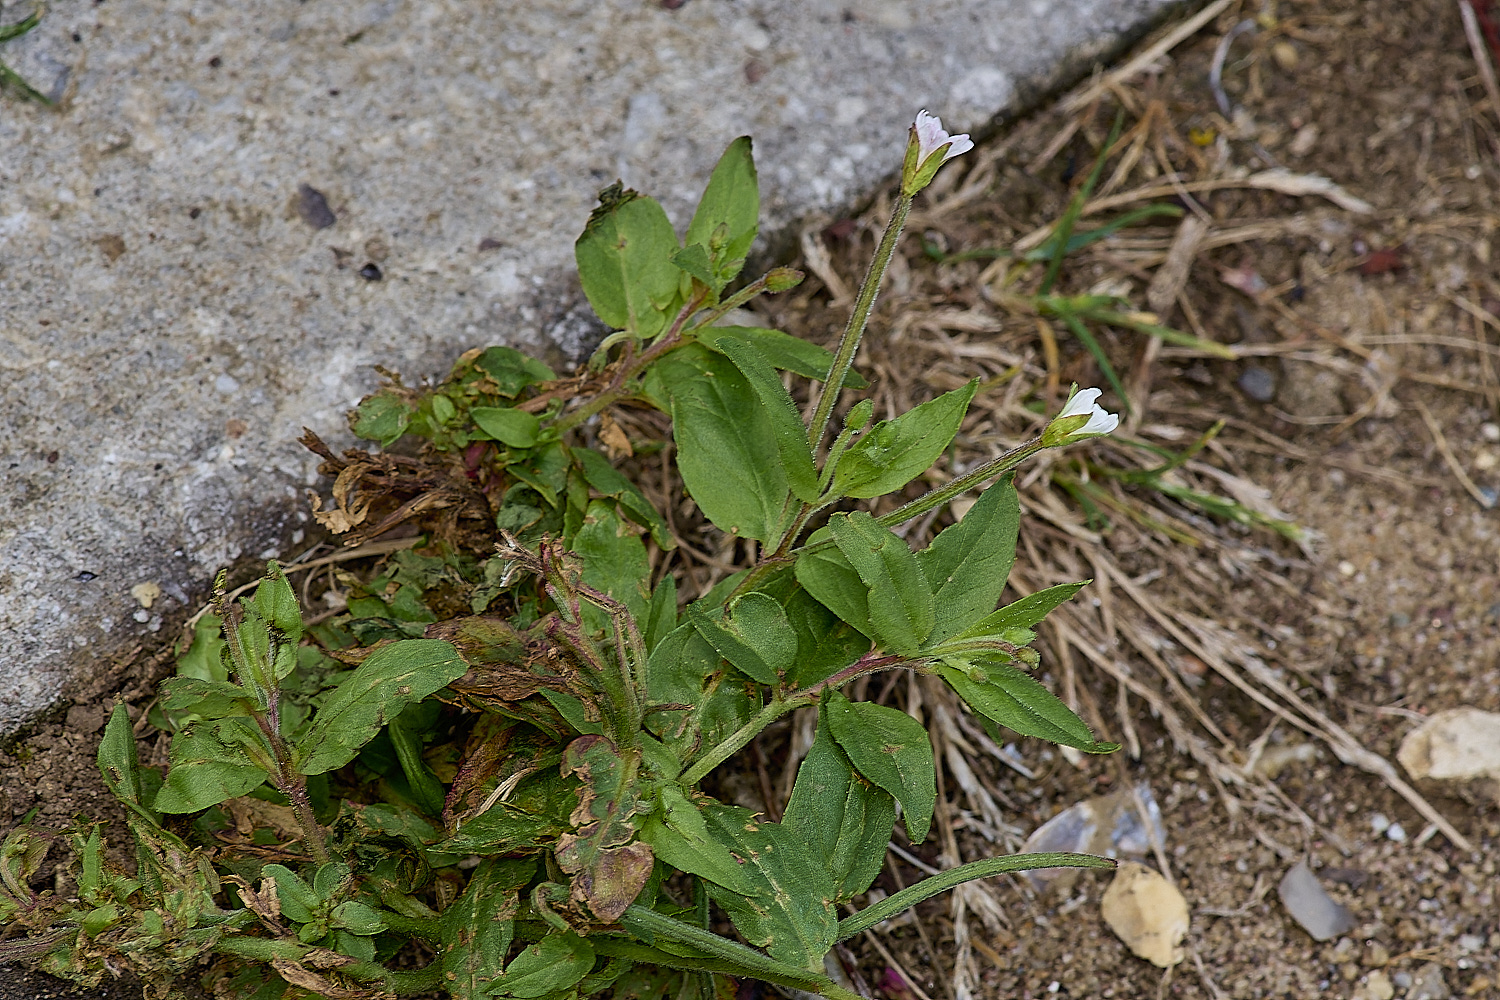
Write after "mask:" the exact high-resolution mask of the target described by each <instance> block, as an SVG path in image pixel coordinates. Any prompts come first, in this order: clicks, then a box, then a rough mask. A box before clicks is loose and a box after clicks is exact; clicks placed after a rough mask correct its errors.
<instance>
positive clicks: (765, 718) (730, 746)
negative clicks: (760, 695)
mask: <svg viewBox="0 0 1500 1000" xmlns="http://www.w3.org/2000/svg"><path fill="white" fill-rule="evenodd" d="M801 704H802V701H801V700H800V699H798V700H796V701H782V700H781V699H779V698H773V699H771V701H770V702H768V703H767V704H766V706H765V707H764V708H762V709H761V710H760V712H759V713H757V714H756V716H755V718H753V719H751V720H750V721H749V722H747V723H745V724H744V725H743V726H741V727H740V728H739V729H737V730H735V731H734V733H732V734H731V735H730V737H729V738H728V739H726V740H725V741H724V742H723V743H720V744H719V745H718V746H716V747H714V748H713V749H712V750H710V751H709V752H708V753H707V754H705V755H704V756H702V757H699V758H698V760H697V761H696V762H695V763H694V764H693V766H692V767H690V768H688V769H687V770H686V771H684V772H683V774H682V777H681V778H679V779H678V780H679V781H681V782H682V784H684V785H686V786H688V787H692V786H693V785H696V784H697V783H698V782H700V781H702V780H703V777H704V775H706V774H708V772H710V771H712V770H713V769H714V768H716V767H718V766H719V765H720V764H722V763H724V762H725V761H726V760H728V759H729V758H730V756H731V755H733V754H734V752H735V751H737V750H739V749H740V748H741V747H743V746H745V744H747V743H749V742H750V741H751V740H753V739H755V737H756V735H757V734H758V733H759V732H760V731H761V730H762V729H765V728H766V727H767V726H769V725H770V724H771V723H773V722H775V721H776V720H777V719H779V718H781V717H782V716H783V715H785V714H786V713H787V712H790V711H791V710H792V709H794V708H796V707H797V706H798V705H801Z"/></svg>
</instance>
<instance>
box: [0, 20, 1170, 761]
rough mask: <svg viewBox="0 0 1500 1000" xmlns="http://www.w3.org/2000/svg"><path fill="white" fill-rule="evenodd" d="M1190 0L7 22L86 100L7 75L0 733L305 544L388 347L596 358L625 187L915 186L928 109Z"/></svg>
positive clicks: (843, 192) (984, 105)
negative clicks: (321, 479)
mask: <svg viewBox="0 0 1500 1000" xmlns="http://www.w3.org/2000/svg"><path fill="white" fill-rule="evenodd" d="M1166 6H1168V0H924V2H920V3H918V2H901V0H841V2H840V0H733V2H731V0H688V2H687V3H685V4H683V5H682V6H680V7H679V8H678V9H675V10H669V9H666V7H664V6H663V5H661V4H659V3H655V2H648V0H529V2H527V3H524V4H523V3H518V2H509V3H496V2H490V3H483V2H474V0H422V2H417V0H407V2H403V0H362V2H353V0H351V2H331V0H313V2H302V3H296V2H291V0H249V2H245V3H207V2H187V0H156V2H145V0H108V2H105V0H54V2H52V3H51V4H50V5H49V11H48V14H47V16H46V18H45V19H44V21H43V23H42V25H41V27H40V28H39V29H37V30H36V31H35V32H33V33H32V34H31V35H28V36H26V37H25V38H22V39H19V40H16V41H13V42H11V43H8V44H6V45H4V46H0V60H4V61H6V62H7V63H8V64H10V65H11V66H12V67H14V68H16V69H17V70H18V71H20V72H22V73H24V74H26V75H27V76H28V77H29V78H30V79H31V80H32V82H33V83H34V84H35V85H36V86H37V87H38V88H39V89H41V90H43V91H45V92H48V93H51V94H53V95H55V96H58V97H60V98H62V100H63V103H62V107H61V110H60V111H52V110H48V109H46V108H43V107H40V106H38V105H35V104H28V103H22V102H19V101H17V100H16V99H15V98H14V96H13V95H0V433H3V438H0V636H4V639H3V643H0V649H3V650H4V656H3V660H0V731H4V730H9V729H13V728H14V727H15V726H16V725H18V724H19V723H21V722H23V721H24V720H25V719H26V718H27V717H29V716H31V715H33V714H34V713H35V712H36V711H37V710H39V709H42V708H44V707H46V706H47V705H49V704H52V703H55V701H56V700H57V699H58V698H59V697H66V696H67V694H68V692H69V691H70V690H72V688H71V687H70V685H75V684H76V683H77V682H78V681H79V679H80V678H84V679H86V678H90V677H97V676H98V675H99V674H100V672H101V671H103V670H105V669H106V664H107V663H108V661H109V659H110V658H111V656H117V655H119V654H120V653H121V652H122V651H123V650H125V649H128V648H129V647H130V646H132V645H134V644H136V643H139V642H142V641H143V640H144V639H145V638H146V637H149V635H150V634H151V633H153V632H157V631H159V630H160V629H161V628H162V627H163V623H164V622H171V621H174V620H177V619H180V617H181V615H182V612H183V609H184V608H185V607H187V606H188V605H190V604H191V603H193V602H195V601H198V600H201V598H202V596H203V595H204V593H205V591H206V588H207V585H208V583H209V581H210V579H211V576H212V574H213V572H214V571H215V570H216V569H217V568H218V567H220V566H222V565H225V564H227V563H230V562H232V561H233V560H235V559H236V558H238V557H241V556H246V555H254V556H269V555H273V554H276V553H277V552H278V551H281V550H284V549H290V548H292V547H294V545H295V543H296V542H298V541H300V538H301V536H300V530H301V526H302V525H303V523H304V522H305V516H306V515H305V514H303V513H301V509H302V507H303V501H302V494H303V491H304V489H305V488H306V486H307V485H308V484H310V483H312V482H314V475H313V464H314V463H313V462H312V461H311V460H310V458H309V456H308V455H306V454H305V453H304V452H303V451H302V450H301V449H300V448H299V447H298V446H297V445H296V444H295V443H294V440H293V439H294V438H295V437H296V435H297V434H298V433H299V431H300V428H301V427H302V426H303V425H304V424H305V425H308V426H310V427H312V428H313V429H315V430H316V431H318V432H319V433H320V434H323V435H324V436H325V437H327V438H329V439H330V440H331V441H335V442H336V443H338V444H342V443H344V442H345V441H347V436H346V435H345V434H344V433H342V432H343V426H344V425H343V413H344V411H345V409H346V408H347V407H349V406H350V405H351V404H353V403H354V402H355V401H357V400H358V399H359V397H360V396H361V395H363V394H364V393H366V392H368V391H369V390H371V389H372V388H373V387H374V386H375V385H376V383H377V377H376V375H375V373H374V372H373V370H372V365H375V364H383V365H387V366H389V367H391V368H394V369H397V370H400V371H402V372H403V373H406V374H407V375H409V376H418V375H423V374H426V375H438V374H441V373H442V372H444V371H446V369H447V367H448V365H449V364H450V363H451V360H452V358H453V357H454V356H455V355H456V354H457V353H459V352H460V351H462V350H464V349H466V348H468V347H470V346H476V345H485V344H489V343H512V344H517V345H523V346H532V347H537V346H539V345H546V344H551V345H555V349H556V350H559V351H560V352H561V353H563V354H570V353H573V354H576V353H577V352H578V351H579V350H580V349H581V345H582V344H583V342H584V341H586V340H587V338H588V337H589V336H591V335H592V333H593V328H592V326H591V324H590V322H589V319H588V313H587V310H586V307H584V308H579V305H578V303H579V300H580V299H579V296H578V294H577V292H576V285H575V284H573V283H571V282H570V281H569V279H568V277H567V275H568V271H569V268H570V267H571V247H572V241H573V239H574V238H575V236H576V234H577V233H578V231H579V230H580V229H581V227H582V224H583V222H584V220H585V218H586V217H587V214H588V211H589V209H590V207H591V204H592V202H593V197H594V194H595V192H596V190H597V189H598V188H600V187H602V186H603V185H605V184H607V183H609V182H610V181H612V180H614V179H615V178H616V177H617V176H619V177H622V178H623V179H624V180H625V182H626V183H627V184H630V185H633V186H636V187H638V188H640V189H642V190H644V191H646V192H648V193H651V194H654V195H656V196H658V197H659V198H661V200H662V201H663V202H664V203H665V204H666V206H667V208H668V211H669V212H670V213H671V214H672V215H673V217H674V218H675V219H676V220H678V222H679V224H680V225H681V224H685V222H686V219H687V216H688V215H689V213H690V211H691V206H692V199H694V198H695V196H696V194H697V192H698V191H699V190H700V188H701V186H702V184H703V183H704V182H705V180H706V178H707V175H708V171H709V169H710V168H711V166H712V165H713V162H714V160H715V158H716V157H717V156H718V154H719V152H720V151H721V150H722V149H723V147H724V145H725V144H726V143H727V142H728V141H729V140H730V139H732V138H733V137H734V136H736V135H739V134H741V133H749V134H751V135H753V136H754V137H755V141H756V154H757V157H756V158H757V161H758V163H759V166H760V172H761V178H762V185H763V188H764V191H765V194H766V207H767V211H768V215H769V223H770V226H771V227H772V228H774V227H776V226H778V225H781V226H784V225H785V224H787V223H788V222H789V221H791V220H794V219H796V218H798V217H800V216H803V215H805V214H807V213H809V212H813V211H816V210H820V209H827V208H833V207H837V206H840V205H844V204H848V203H849V202H851V201H852V200H854V199H857V198H859V197H861V196H862V195H865V194H868V193H869V192H870V191H871V190H872V189H873V187H874V185H876V184H877V183H878V182H880V181H881V180H882V179H883V178H886V177H889V176H890V175H891V174H892V173H893V172H894V170H895V168H896V167H897V166H898V164H899V159H900V154H901V150H902V143H903V142H904V135H905V128H906V124H907V123H908V122H909V121H910V119H911V117H912V115H913V114H914V113H915V112H916V111H917V109H919V108H923V107H925V108H927V109H929V110H931V111H932V112H933V113H936V114H939V115H941V116H942V117H943V120H944V122H945V123H946V124H947V125H948V126H949V127H950V128H951V129H952V130H953V131H960V130H967V129H974V128H982V127H983V126H984V125H985V124H986V123H987V122H990V121H991V120H992V119H993V118H994V116H995V115H996V114H997V113H1000V112H1003V111H1005V110H1006V109H1008V108H1012V107H1014V105H1015V103H1016V101H1017V100H1018V95H1020V96H1024V95H1026V94H1028V93H1034V92H1035V91H1036V90H1037V89H1038V88H1040V87H1044V86H1047V85H1050V84H1053V83H1055V82H1057V81H1058V79H1059V78H1060V77H1061V76H1066V75H1068V74H1076V73H1078V72H1080V71H1086V70H1087V69H1088V68H1089V65H1090V64H1091V63H1092V61H1093V60H1094V59H1095V58H1096V57H1097V56H1098V54H1099V53H1101V52H1104V51H1106V50H1108V49H1110V48H1111V47H1112V46H1114V45H1116V44H1117V42H1118V40H1119V39H1120V38H1122V37H1125V36H1128V35H1130V34H1132V33H1136V32H1138V31H1139V30H1141V28H1142V27H1143V26H1144V25H1145V24H1146V23H1147V22H1149V21H1151V20H1153V19H1155V18H1157V17H1159V16H1161V15H1163V14H1164V13H1165V12H1166V11H1165V8H1166ZM29 10H30V4H29V3H6V4H4V12H3V17H0V20H3V21H5V22H7V23H8V22H12V21H16V20H19V19H20V18H21V17H22V16H24V15H25V13H27V12H28V11H29ZM301 185H308V186H311V187H312V188H314V189H316V190H317V191H319V192H322V194H323V195H324V196H325V198H326V213H331V215H332V218H333V222H332V224H331V225H328V226H326V227H325V228H314V225H313V224H312V223H317V222H327V221H329V219H328V215H327V214H326V213H325V211H324V210H323V209H321V208H320V207H319V206H318V205H317V204H316V199H315V198H313V199H312V201H308V200H306V199H304V198H300V197H299V186H301ZM299 206H300V210H299ZM366 264H375V265H377V266H378V267H379V268H380V270H381V272H382V274H383V280H379V281H371V280H366V279H365V278H363V277H361V276H360V272H361V269H362V268H364V267H365V265H366ZM366 273H372V272H368V271H367V272H366ZM142 584H146V585H155V586H156V587H158V588H159V589H160V591H161V596H160V597H158V598H156V599H155V600H154V601H153V602H152V603H151V606H150V607H149V608H147V607H143V606H142V603H143V602H142V600H141V599H140V598H139V596H133V595H132V590H133V589H135V590H136V594H137V595H141V594H144V593H147V592H148V591H149V589H150V588H149V587H147V589H146V590H145V591H143V590H141V589H139V588H140V585H142Z"/></svg>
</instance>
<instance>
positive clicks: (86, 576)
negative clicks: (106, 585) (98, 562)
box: [73, 570, 98, 583]
mask: <svg viewBox="0 0 1500 1000" xmlns="http://www.w3.org/2000/svg"><path fill="white" fill-rule="evenodd" d="M97 577H98V575H97V574H95V573H90V572H89V571H88V570H84V571H83V572H82V573H79V574H78V575H77V576H75V577H73V579H75V580H77V581H78V582H79V583H88V582H89V581H90V580H94V579H97Z"/></svg>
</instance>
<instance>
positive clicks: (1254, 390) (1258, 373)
mask: <svg viewBox="0 0 1500 1000" xmlns="http://www.w3.org/2000/svg"><path fill="white" fill-rule="evenodd" d="M1239 387H1240V390H1241V391H1242V392H1244V394H1245V395H1247V396H1249V397H1250V398H1251V399H1253V400H1255V401H1256V402H1257V403H1269V402H1270V401H1271V400H1272V399H1273V398H1275V396H1276V376H1274V375H1272V374H1271V373H1270V372H1268V371H1266V370H1265V369H1264V368H1261V367H1260V366H1258V365H1249V366H1248V367H1246V368H1245V370H1244V371H1242V372H1240V379H1239Z"/></svg>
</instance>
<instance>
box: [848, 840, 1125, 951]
mask: <svg viewBox="0 0 1500 1000" xmlns="http://www.w3.org/2000/svg"><path fill="white" fill-rule="evenodd" d="M1114 866H1115V863H1114V862H1113V861H1111V860H1110V859H1109V858H1099V857H1095V856H1094V855H1092V854H1012V855H1010V856H1008V857H1003V858H984V859H983V860H980V861H971V862H969V863H968V864H966V865H960V866H959V867H957V868H951V869H949V870H948V871H945V872H942V873H941V874H938V875H934V876H932V877H931V878H924V879H923V880H922V881H920V882H918V883H917V884H915V885H911V886H907V887H906V888H905V889H902V890H901V891H900V892H898V893H896V894H895V895H893V896H887V897H886V898H885V899H882V900H881V901H880V902H878V903H876V904H875V905H874V906H867V907H865V908H864V909H863V910H860V911H859V912H858V913H856V914H854V916H852V917H846V918H845V919H843V920H840V921H839V936H838V940H839V941H847V940H849V939H850V938H852V937H853V936H854V935H856V934H859V933H861V932H863V931H867V930H869V929H870V928H871V927H874V926H875V925H876V924H878V923H880V922H881V921H882V920H889V919H890V918H891V917H894V916H895V915H896V914H898V913H900V912H901V911H902V910H908V909H910V908H911V907H913V906H916V905H917V904H918V903H920V902H922V900H924V899H930V898H932V897H933V896H936V895H937V894H938V893H940V892H946V891H947V890H949V889H952V888H953V887H954V886H958V885H962V884H963V883H965V882H971V881H973V880H974V879H976V878H988V877H990V876H991V875H1003V874H1005V873H1006V872H1019V871H1030V870H1031V869H1033V868H1113V867H1114Z"/></svg>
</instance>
